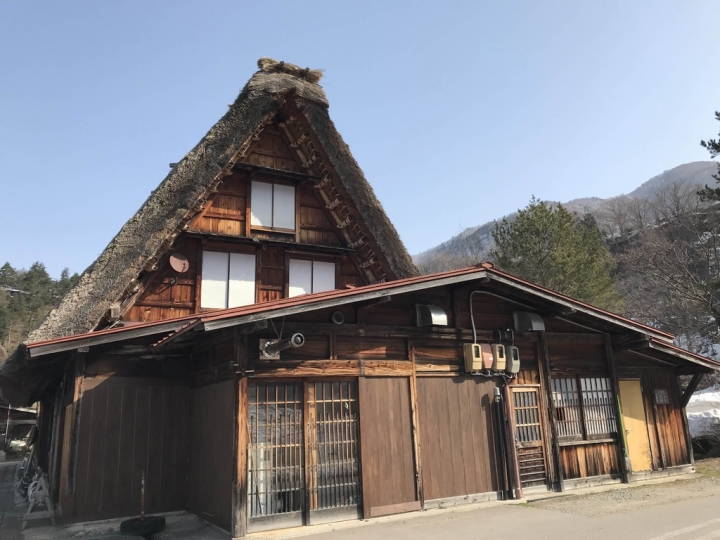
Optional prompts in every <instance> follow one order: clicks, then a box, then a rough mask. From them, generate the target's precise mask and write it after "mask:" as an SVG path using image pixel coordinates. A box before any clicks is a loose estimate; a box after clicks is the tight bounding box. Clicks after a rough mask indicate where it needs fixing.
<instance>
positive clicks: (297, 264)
mask: <svg viewBox="0 0 720 540" xmlns="http://www.w3.org/2000/svg"><path fill="white" fill-rule="evenodd" d="M334 288H335V263H331V262H323V261H305V260H301V259H290V283H289V284H288V296H300V295H301V294H312V293H318V292H323V291H331V290H333V289H334Z"/></svg>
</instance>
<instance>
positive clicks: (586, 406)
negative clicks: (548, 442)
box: [550, 373, 620, 444]
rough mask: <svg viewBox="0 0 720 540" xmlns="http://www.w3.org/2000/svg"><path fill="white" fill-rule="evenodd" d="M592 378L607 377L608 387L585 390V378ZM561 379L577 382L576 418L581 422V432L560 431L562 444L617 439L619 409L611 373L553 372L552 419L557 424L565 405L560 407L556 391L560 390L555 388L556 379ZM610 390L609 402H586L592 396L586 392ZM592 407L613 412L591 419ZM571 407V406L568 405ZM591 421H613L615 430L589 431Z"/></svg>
mask: <svg viewBox="0 0 720 540" xmlns="http://www.w3.org/2000/svg"><path fill="white" fill-rule="evenodd" d="M591 379H605V380H606V381H607V389H599V390H593V389H590V390H583V383H582V381H583V380H591ZM560 380H572V381H574V383H575V390H576V391H577V402H578V404H577V406H576V407H577V410H578V413H579V414H578V419H577V420H575V421H576V422H579V424H580V431H581V433H580V434H573V435H560V434H559V433H558V442H559V443H560V444H572V443H583V442H585V441H588V442H593V441H602V440H609V439H613V440H617V439H618V436H619V429H620V428H619V422H618V418H617V409H616V407H615V402H614V400H615V399H617V398H616V397H615V388H614V387H613V383H612V379H611V378H610V375H609V374H605V373H572V374H571V373H556V374H552V376H551V377H550V386H551V387H550V392H551V396H552V400H553V409H554V417H553V418H552V421H553V422H555V424H556V425H558V423H559V422H560V421H561V420H560V418H559V411H560V410H561V409H563V408H565V407H558V401H557V399H556V397H555V396H556V393H558V392H559V391H556V390H555V385H554V381H560ZM597 391H600V392H608V393H609V398H608V402H607V403H601V404H592V403H586V401H590V399H591V398H589V397H588V396H587V395H586V394H589V393H591V392H597ZM591 407H598V408H605V410H606V411H608V412H610V413H611V414H610V415H609V416H606V417H605V418H604V419H601V420H597V419H589V418H588V416H589V415H588V413H589V411H590V408H591ZM567 408H570V407H567ZM591 422H596V423H601V422H606V423H609V422H612V423H613V424H614V426H615V431H610V432H607V431H606V432H602V433H589V431H591V430H590V429H589V425H590V423H591Z"/></svg>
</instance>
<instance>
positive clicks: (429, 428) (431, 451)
mask: <svg viewBox="0 0 720 540" xmlns="http://www.w3.org/2000/svg"><path fill="white" fill-rule="evenodd" d="M495 385H496V382H495V381H493V380H488V379H484V378H483V379H480V378H469V377H452V378H450V377H442V378H423V377H420V378H418V380H417V388H418V390H417V392H418V419H419V425H420V448H421V449H422V459H423V489H424V493H425V500H433V499H441V498H445V497H456V496H460V495H472V494H475V493H488V492H492V491H497V490H498V489H499V487H498V486H499V483H498V463H497V453H496V450H495V449H496V444H497V443H496V434H495V430H494V429H493V425H494V424H493V419H492V397H493V388H494V387H495Z"/></svg>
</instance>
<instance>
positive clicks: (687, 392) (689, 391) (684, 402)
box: [680, 373, 703, 415]
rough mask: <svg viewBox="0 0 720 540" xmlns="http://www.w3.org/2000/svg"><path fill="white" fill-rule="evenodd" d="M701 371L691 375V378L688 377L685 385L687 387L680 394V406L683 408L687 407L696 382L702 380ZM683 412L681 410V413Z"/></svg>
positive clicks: (695, 387) (696, 385)
mask: <svg viewBox="0 0 720 540" xmlns="http://www.w3.org/2000/svg"><path fill="white" fill-rule="evenodd" d="M702 376H703V374H702V373H695V374H694V375H693V376H692V379H690V382H689V383H688V385H687V388H686V389H685V391H684V392H683V394H682V397H681V398H680V407H681V408H682V409H684V408H685V407H687V404H688V402H689V401H690V398H691V397H692V395H693V393H695V390H697V387H698V384H700V381H701V380H702ZM684 414H685V413H684V412H683V415H684Z"/></svg>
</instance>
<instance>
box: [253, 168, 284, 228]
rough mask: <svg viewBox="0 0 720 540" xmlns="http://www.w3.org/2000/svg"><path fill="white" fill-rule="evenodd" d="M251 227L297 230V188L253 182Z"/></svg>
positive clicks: (272, 183)
mask: <svg viewBox="0 0 720 540" xmlns="http://www.w3.org/2000/svg"><path fill="white" fill-rule="evenodd" d="M250 212H251V216H250V225H251V226H253V227H262V228H267V229H285V230H289V231H294V230H295V186H290V185H287V184H280V183H275V182H259V181H257V180H253V181H252V187H251V192H250Z"/></svg>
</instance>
